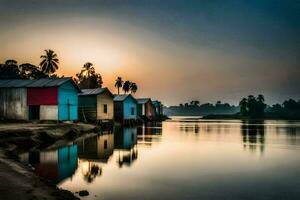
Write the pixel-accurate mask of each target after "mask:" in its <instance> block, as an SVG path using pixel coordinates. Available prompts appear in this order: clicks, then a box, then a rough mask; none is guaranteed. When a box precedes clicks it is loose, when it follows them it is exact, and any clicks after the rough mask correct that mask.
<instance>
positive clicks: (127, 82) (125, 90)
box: [122, 81, 131, 94]
mask: <svg viewBox="0 0 300 200" xmlns="http://www.w3.org/2000/svg"><path fill="white" fill-rule="evenodd" d="M130 85H131V82H130V81H125V82H124V84H123V88H122V89H123V91H124V93H125V94H126V93H127V92H129V90H130Z"/></svg>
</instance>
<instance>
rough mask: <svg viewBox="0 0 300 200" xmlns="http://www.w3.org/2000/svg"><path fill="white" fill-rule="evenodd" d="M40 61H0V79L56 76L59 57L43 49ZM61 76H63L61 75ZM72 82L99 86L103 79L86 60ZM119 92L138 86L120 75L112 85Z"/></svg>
mask: <svg viewBox="0 0 300 200" xmlns="http://www.w3.org/2000/svg"><path fill="white" fill-rule="evenodd" d="M40 58H41V62H40V64H39V66H35V65H33V64H31V63H23V64H20V65H19V64H18V62H17V61H16V60H13V59H9V60H6V61H5V62H4V63H3V64H1V63H0V79H30V80H33V79H41V78H58V77H59V76H58V75H57V74H55V72H56V71H57V70H58V69H59V59H58V56H57V54H56V53H55V52H54V51H53V50H51V49H48V50H45V53H44V54H43V55H41V56H40ZM61 77H63V76H61ZM73 80H74V82H75V83H76V84H77V85H78V87H79V88H80V89H93V88H99V87H100V88H101V87H102V84H103V81H102V76H101V74H100V73H97V72H96V70H95V68H94V65H93V63H91V62H86V63H85V64H84V65H83V67H82V69H81V70H80V72H79V73H76V75H75V77H73ZM114 86H115V87H116V88H117V90H118V95H119V94H120V89H122V90H123V92H124V94H127V93H129V92H131V93H136V92H137V90H138V86H137V84H136V83H134V82H132V81H129V80H126V81H123V80H122V77H118V78H117V79H116V80H115V85H114Z"/></svg>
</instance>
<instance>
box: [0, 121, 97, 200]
mask: <svg viewBox="0 0 300 200" xmlns="http://www.w3.org/2000/svg"><path fill="white" fill-rule="evenodd" d="M98 131H99V129H98V128H97V127H96V126H94V125H90V124H83V123H63V124H51V123H48V124H39V123H0V179H1V181H0V196H1V198H3V199H7V200H15V199H18V200H23V199H26V200H28V199H42V200H46V199H48V200H52V199H59V200H63V199H65V200H75V199H76V200H77V199H79V198H78V197H76V196H75V195H74V194H73V193H71V192H69V191H66V190H61V189H59V188H57V187H56V185H55V184H53V183H52V182H51V181H48V180H45V179H42V178H40V177H38V176H37V175H35V174H34V173H33V170H32V169H31V168H30V167H29V166H24V165H23V164H21V163H20V162H18V161H17V155H18V154H19V153H21V152H24V151H29V150H32V149H37V150H39V149H44V148H48V147H53V146H60V145H63V144H66V143H67V142H69V141H70V140H74V139H76V138H78V137H82V136H84V135H85V134H88V133H95V132H98Z"/></svg>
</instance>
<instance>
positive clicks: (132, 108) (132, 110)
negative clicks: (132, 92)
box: [131, 107, 134, 115]
mask: <svg viewBox="0 0 300 200" xmlns="http://www.w3.org/2000/svg"><path fill="white" fill-rule="evenodd" d="M131 115H134V107H131Z"/></svg>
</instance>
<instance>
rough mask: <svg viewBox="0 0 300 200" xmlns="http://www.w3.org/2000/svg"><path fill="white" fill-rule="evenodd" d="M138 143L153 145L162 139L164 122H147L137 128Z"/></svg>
mask: <svg viewBox="0 0 300 200" xmlns="http://www.w3.org/2000/svg"><path fill="white" fill-rule="evenodd" d="M137 135H138V143H139V144H143V145H147V146H151V145H152V144H153V143H158V142H160V141H161V136H162V123H154V124H153V123H146V124H144V125H143V126H140V127H138V128H137Z"/></svg>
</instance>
